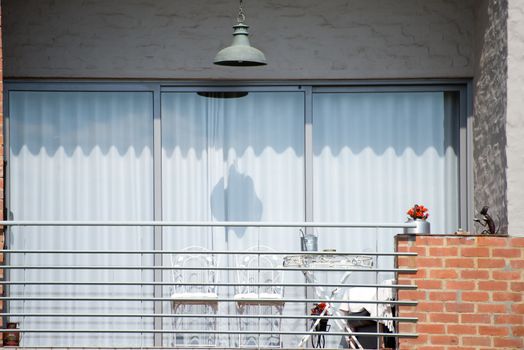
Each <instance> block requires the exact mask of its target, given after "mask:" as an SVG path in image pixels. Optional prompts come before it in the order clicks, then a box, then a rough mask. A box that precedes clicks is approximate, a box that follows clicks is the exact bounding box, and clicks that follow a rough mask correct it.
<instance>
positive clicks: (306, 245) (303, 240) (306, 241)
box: [300, 235, 318, 252]
mask: <svg viewBox="0 0 524 350" xmlns="http://www.w3.org/2000/svg"><path fill="white" fill-rule="evenodd" d="M300 245H301V246H302V251H304V252H316V251H318V237H317V236H315V235H305V236H303V237H300Z"/></svg>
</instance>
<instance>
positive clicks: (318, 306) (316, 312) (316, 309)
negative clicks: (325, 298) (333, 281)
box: [311, 303, 329, 316]
mask: <svg viewBox="0 0 524 350" xmlns="http://www.w3.org/2000/svg"><path fill="white" fill-rule="evenodd" d="M327 307H328V306H327V304H326V303H318V304H315V307H314V308H312V309H311V315H321V314H322V313H323V312H324V310H326V308H327ZM324 315H326V316H329V311H327V310H326V312H325V314H324Z"/></svg>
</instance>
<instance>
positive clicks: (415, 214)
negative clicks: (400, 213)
mask: <svg viewBox="0 0 524 350" xmlns="http://www.w3.org/2000/svg"><path fill="white" fill-rule="evenodd" d="M407 214H408V216H409V217H410V218H412V219H422V220H426V219H427V218H429V213H428V208H426V207H425V206H423V205H418V204H415V205H414V206H413V208H410V209H409V210H408V211H407Z"/></svg>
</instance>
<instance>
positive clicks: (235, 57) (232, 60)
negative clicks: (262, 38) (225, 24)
mask: <svg viewBox="0 0 524 350" xmlns="http://www.w3.org/2000/svg"><path fill="white" fill-rule="evenodd" d="M233 28H234V29H235V31H234V32H233V43H232V44H231V46H228V47H226V48H225V49H222V50H220V51H219V52H218V53H217V55H216V56H215V59H214V60H213V63H214V64H217V65H221V66H233V67H252V66H263V65H266V64H267V63H266V56H264V54H263V53H262V51H260V50H258V49H256V48H254V47H253V46H251V45H250V44H249V38H248V35H249V32H248V31H247V29H248V28H249V26H247V25H246V24H244V23H238V24H236V25H234V26H233Z"/></svg>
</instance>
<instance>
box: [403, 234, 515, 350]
mask: <svg viewBox="0 0 524 350" xmlns="http://www.w3.org/2000/svg"><path fill="white" fill-rule="evenodd" d="M397 250H398V251H401V252H405V251H409V252H416V253H418V256H416V257H399V258H398V259H397V265H398V267H400V268H407V267H410V268H412V267H417V268H418V272H417V273H416V274H399V276H398V278H399V283H401V284H416V285H417V286H418V288H417V290H416V291H415V290H414V291H407V290H405V291H400V292H399V298H400V299H401V300H416V301H418V305H417V306H406V307H404V306H403V307H401V308H400V310H399V315H400V316H406V317H418V318H419V321H418V323H417V324H402V325H401V326H400V331H401V332H417V333H418V334H419V337H418V338H417V339H402V340H401V341H400V349H417V350H452V349H453V350H459V349H461V350H474V349H475V350H480V349H482V350H488V349H524V298H523V293H524V238H511V237H500V236H496V237H495V236H441V235H426V236H414V235H411V236H409V235H400V236H398V237H397Z"/></svg>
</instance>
